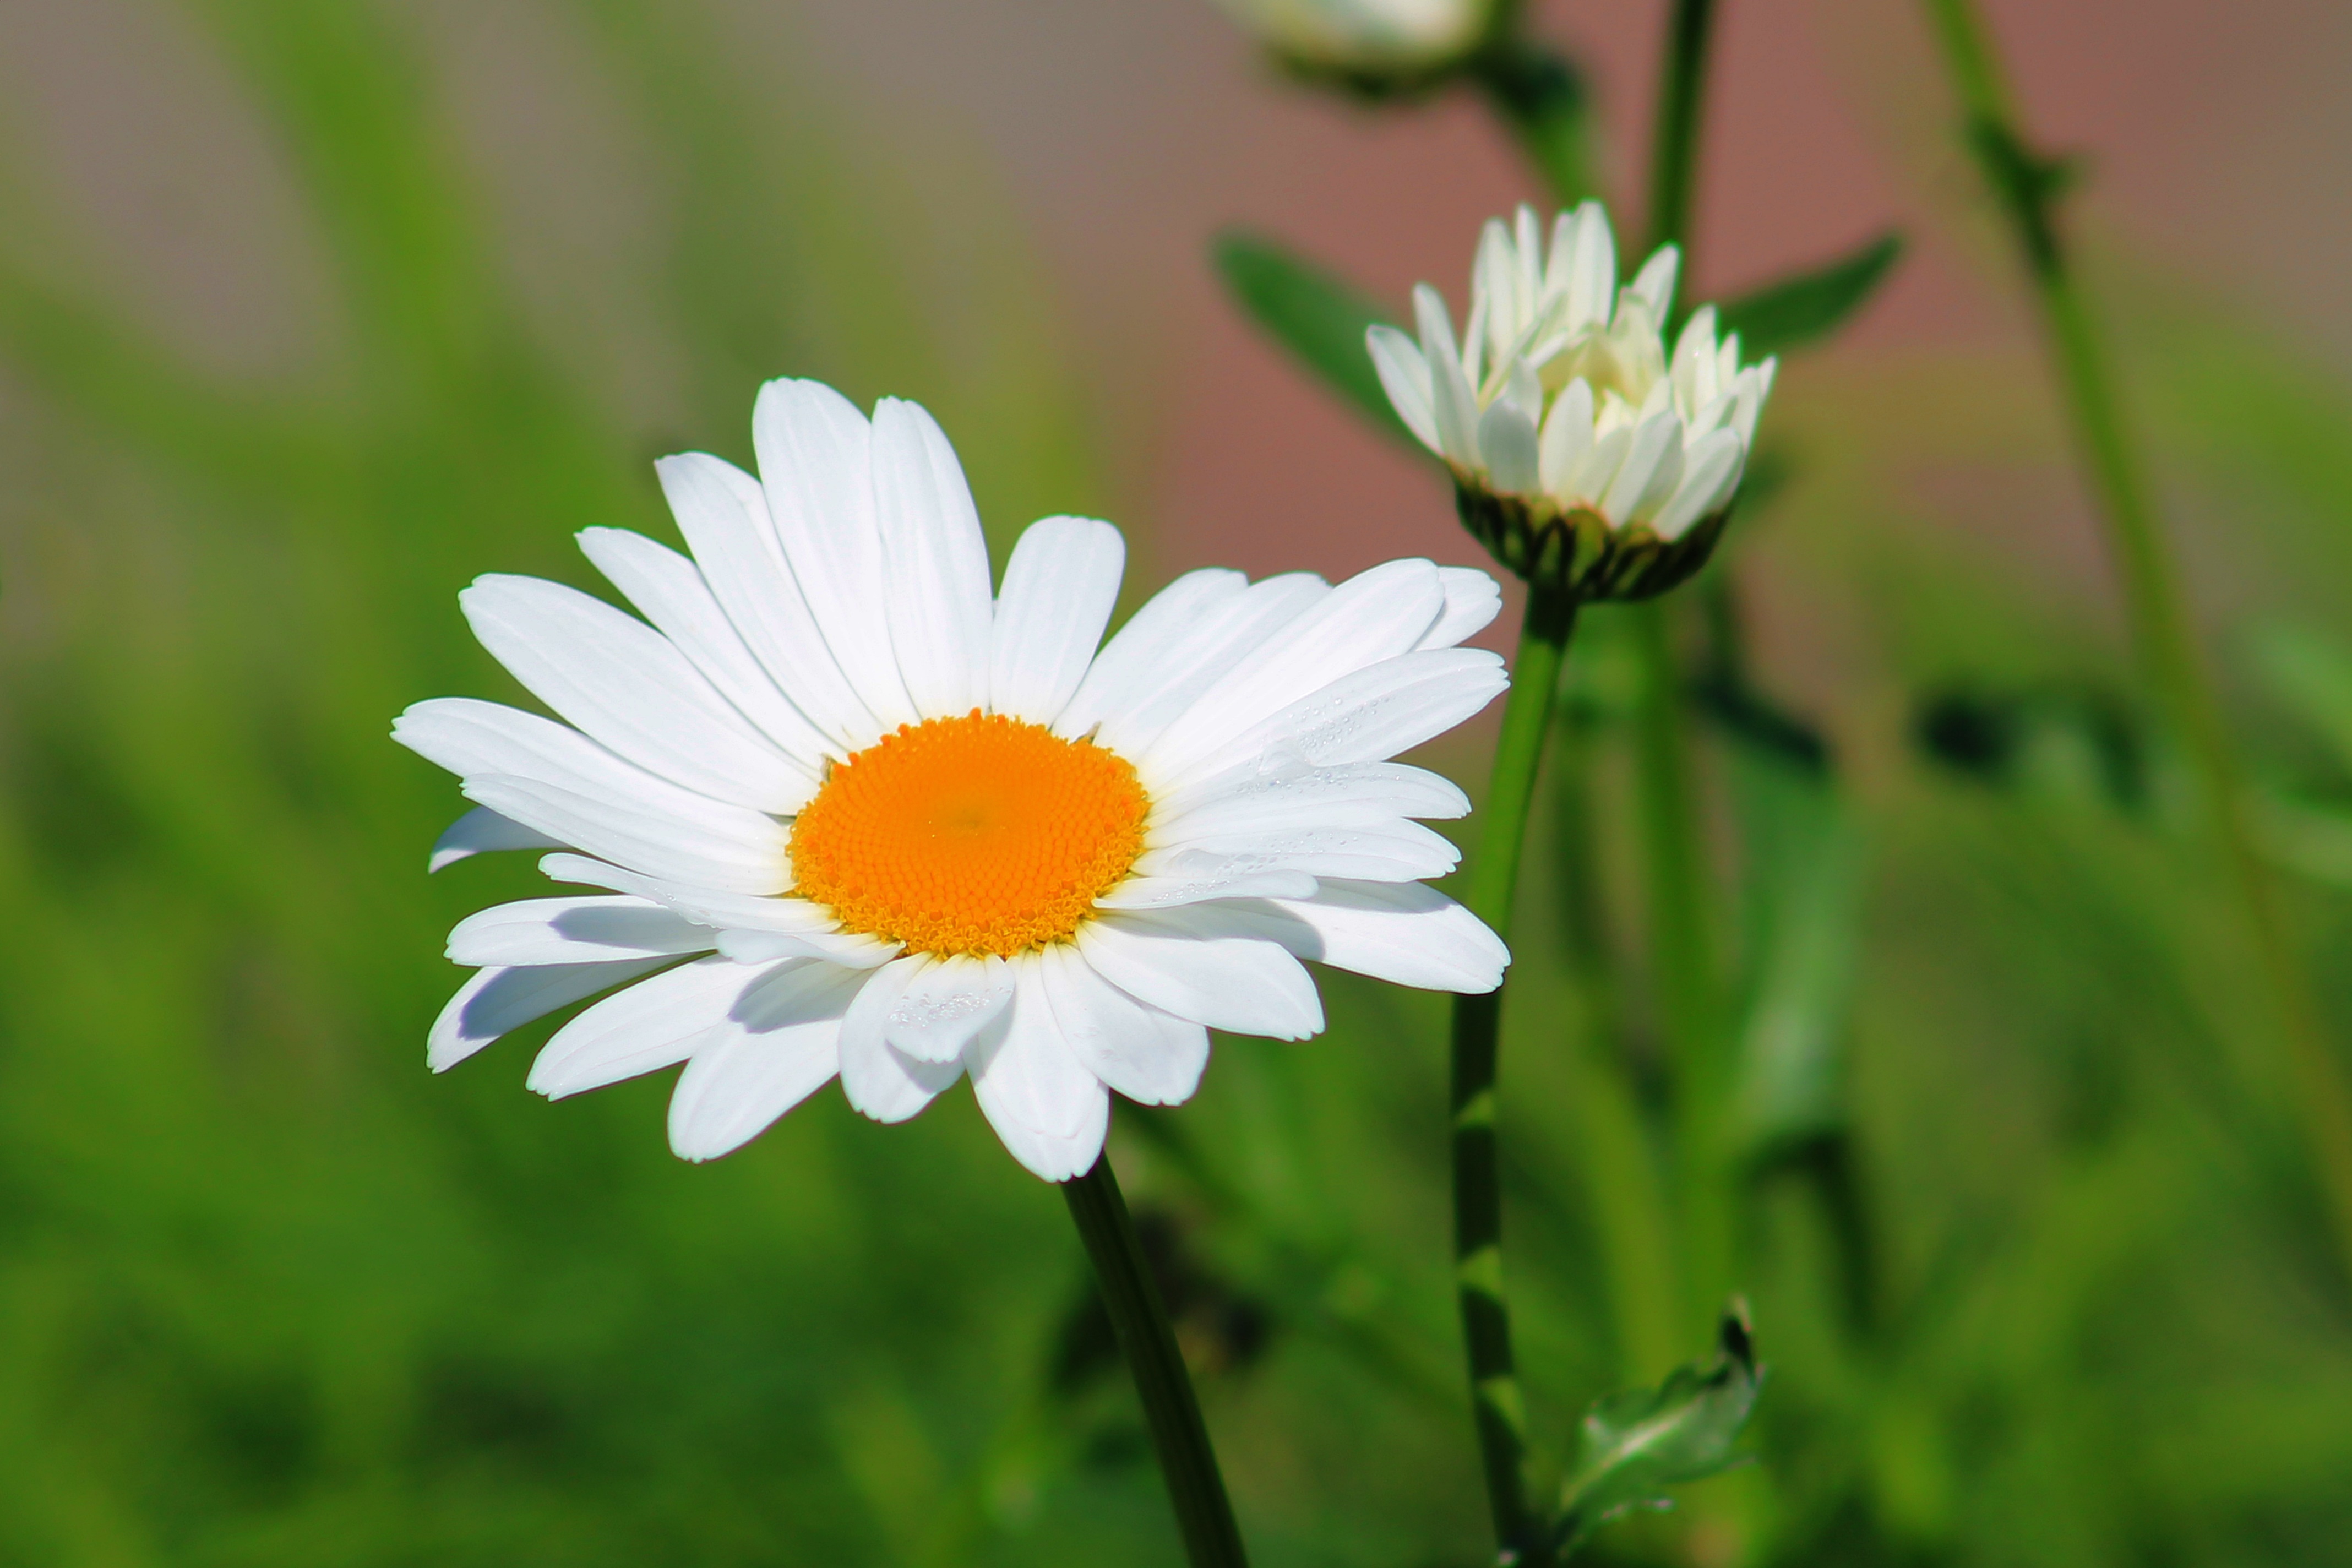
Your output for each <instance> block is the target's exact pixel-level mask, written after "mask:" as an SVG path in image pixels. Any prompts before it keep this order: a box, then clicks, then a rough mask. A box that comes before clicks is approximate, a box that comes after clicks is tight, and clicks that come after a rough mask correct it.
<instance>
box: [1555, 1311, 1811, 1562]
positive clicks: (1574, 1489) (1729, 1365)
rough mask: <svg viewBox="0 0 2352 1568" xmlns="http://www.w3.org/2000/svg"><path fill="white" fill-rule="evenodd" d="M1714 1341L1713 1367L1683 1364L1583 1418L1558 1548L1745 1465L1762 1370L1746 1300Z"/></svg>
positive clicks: (1609, 1399) (1660, 1505) (1557, 1531)
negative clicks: (1741, 1449) (1745, 1440)
mask: <svg viewBox="0 0 2352 1568" xmlns="http://www.w3.org/2000/svg"><path fill="white" fill-rule="evenodd" d="M1717 1348H1718V1353H1717V1357H1716V1360H1715V1363H1714V1364H1713V1365H1711V1366H1708V1367H1706V1368H1701V1367H1699V1366H1697V1365H1696V1364H1693V1365H1689V1366H1684V1367H1678V1368H1676V1369H1675V1372H1674V1373H1671V1374H1670V1375H1669V1376H1668V1377H1667V1378H1666V1380H1665V1382H1664V1383H1662V1384H1659V1385H1658V1386H1657V1387H1655V1388H1643V1389H1633V1390H1631V1391H1628V1392H1626V1393H1623V1394H1611V1395H1609V1397H1607V1398H1606V1399H1603V1400H1601V1402H1600V1403H1598V1404H1596V1405H1593V1407H1592V1408H1591V1410H1589V1411H1587V1412H1586V1413H1585V1416H1584V1432H1583V1436H1584V1442H1583V1451H1582V1453H1581V1454H1580V1457H1579V1459H1578V1463H1577V1468H1576V1471H1575V1473H1574V1474H1573V1475H1571V1476H1570V1478H1569V1481H1568V1484H1567V1486H1566V1487H1565V1488H1564V1489H1562V1491H1561V1494H1560V1518H1559V1524H1558V1525H1557V1526H1555V1527H1554V1538H1555V1540H1556V1542H1558V1546H1559V1550H1562V1551H1566V1550H1568V1549H1570V1548H1572V1547H1573V1546H1575V1544H1576V1543H1577V1542H1579V1541H1580V1540H1582V1539H1583V1538H1584V1537H1585V1536H1586V1535H1588V1534H1590V1533H1591V1531H1592V1530H1593V1529H1594V1528H1595V1527H1596V1526H1598V1525H1601V1524H1602V1523H1605V1522H1606V1521H1609V1520H1612V1519H1614V1518H1616V1517H1617V1516H1618V1515H1620V1514H1622V1513H1624V1512H1626V1511H1628V1510H1632V1509H1636V1508H1643V1507H1649V1508H1663V1507H1665V1506H1667V1505H1668V1502H1669V1500H1668V1499H1667V1497H1666V1496H1665V1489H1666V1488H1668V1487H1672V1486H1679V1485H1681V1484H1683V1483H1685V1482H1687V1481H1696V1480H1704V1479H1706V1478H1707V1477H1708V1476H1712V1475H1717V1474H1720V1473H1721V1472H1722V1471H1724V1470H1727V1469H1729V1468H1732V1467H1733V1466H1735V1465H1738V1464H1741V1463H1743V1462H1744V1461H1745V1459H1746V1456H1745V1455H1742V1454H1739V1453H1737V1452H1735V1451H1734V1450H1733V1447H1732V1445H1733V1444H1734V1443H1736V1442H1737V1441H1738V1438H1739V1434H1740V1432H1741V1430H1742V1429H1743V1428H1744V1427H1745V1426H1747V1425H1748V1413H1749V1412H1750V1411H1752V1410H1753V1409H1755V1407H1756V1394H1757V1390H1758V1389H1759V1387H1760V1386H1762V1384H1763V1381H1764V1370H1763V1369H1762V1368H1761V1367H1759V1366H1758V1365H1757V1364H1756V1348H1755V1345H1754V1342H1752V1340H1751V1339H1750V1337H1749V1333H1748V1313H1747V1310H1746V1308H1745V1307H1744V1305H1743V1304H1741V1303H1740V1302H1738V1301H1734V1302H1733V1303H1732V1304H1731V1306H1730V1308H1729V1309H1728V1310H1727V1311H1726V1312H1725V1313H1724V1314H1723V1321H1722V1323H1721V1325H1720V1326H1719V1327H1718V1329H1717Z"/></svg>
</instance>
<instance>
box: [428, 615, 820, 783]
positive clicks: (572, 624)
mask: <svg viewBox="0 0 2352 1568" xmlns="http://www.w3.org/2000/svg"><path fill="white" fill-rule="evenodd" d="M457 603H458V605H460V607H462V608H463V609H464V610H465V612H466V619H467V622H468V623H470V624H471V625H472V626H473V628H474V635H475V636H476V637H479V638H480V639H481V642H482V646H483V647H486V648H488V649H489V650H490V654H491V657H493V658H496V659H497V660H498V661H499V663H500V664H503V665H505V666H506V667H507V668H508V669H509V670H510V671H512V672H513V674H514V678H515V679H518V680H520V681H521V682H522V683H523V685H524V686H525V687H527V688H529V689H530V691H531V693H532V694H533V695H535V696H536V697H538V698H539V700H541V701H542V702H544V703H546V704H547V705H548V706H549V707H550V708H552V709H554V710H556V711H557V712H558V713H560V714H562V716H563V717H564V718H566V719H569V720H570V721H572V723H573V724H575V725H577V726H579V728H580V729H581V730H582V731H583V732H585V733H586V734H587V735H588V736H589V737H590V738H591V739H592V740H594V741H597V742H601V743H602V744H603V745H604V747H605V748H606V749H608V750H610V751H611V752H614V754H615V755H618V756H621V757H624V758H625V759H627V760H628V761H630V762H633V763H636V764H637V765H638V766H639V767H641V768H644V769H645V770H646V772H648V773H656V774H658V775H659V776H661V777H663V778H667V779H670V780H673V781H675V782H676V783H678V784H684V785H686V786H687V787H688V789H692V790H696V791H698V792H699V793H701V794H703V795H709V796H710V797H711V798H712V799H714V800H723V801H728V802H730V803H732V804H733V805H746V806H750V807H751V808H752V809H754V810H757V811H792V810H797V809H798V808H799V807H800V805H802V804H803V802H804V801H806V799H807V798H808V793H809V784H810V779H809V774H808V773H807V770H806V769H805V768H804V767H802V766H797V765H795V764H794V763H793V761H792V759H791V758H790V757H788V756H786V755H785V754H784V753H783V752H781V751H779V750H778V749H777V748H776V744H775V742H772V741H771V740H769V739H768V738H767V737H766V736H764V735H762V734H761V733H760V732H759V731H757V730H755V729H753V728H752V727H751V723H750V722H749V721H746V720H745V719H744V718H743V716H742V715H741V714H740V713H738V712H737V711H736V710H734V708H733V707H732V706H730V704H729V703H728V701H727V700H726V699H725V698H723V697H721V696H719V693H718V692H717V691H716V690H714V689H712V688H711V685H710V682H709V681H708V680H705V679H703V678H702V675H701V672H700V671H698V670H697V669H696V668H694V666H693V665H692V664H691V663H689V662H688V660H687V658H686V656H685V655H684V654H682V653H680V652H678V650H677V647H675V646H674V645H673V644H672V643H671V642H670V640H669V639H668V638H667V637H663V636H662V635H661V634H660V633H659V632H657V631H656V630H654V629H653V628H652V627H651V626H646V624H645V623H644V622H643V621H640V620H638V619H636V618H635V616H627V615H624V614H622V613H621V612H620V611H619V610H616V609H614V607H613V606H612V605H608V604H605V603H604V601H603V600H601V599H595V598H592V597H590V596H589V595H586V594H583V593H582V592H580V591H579V590H578V589H576V588H567V587H565V586H564V585H563V584H561V583H549V582H545V581H543V580H541V579H540V578H537V577H509V576H501V575H497V574H493V575H490V576H486V577H478V578H476V579H475V580H474V583H473V585H472V586H470V587H468V588H467V589H466V590H465V591H464V592H463V593H461V594H459V595H457Z"/></svg>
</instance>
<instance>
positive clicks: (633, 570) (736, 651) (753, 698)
mask: <svg viewBox="0 0 2352 1568" xmlns="http://www.w3.org/2000/svg"><path fill="white" fill-rule="evenodd" d="M746 482H747V483H748V482H749V480H748V479H747V480H746ZM762 521H764V519H763V520H762ZM580 549H581V551H582V552H583V554H585V555H586V556H587V557H588V559H589V560H591V561H593V562H594V563H596V570H598V571H599V572H602V573H603V574H604V576H605V579H606V580H607V581H608V582H610V583H611V584H613V586H614V587H615V588H618V589H619V590H620V591H621V592H622V593H624V594H625V595H628V599H629V603H631V604H633V605H635V606H636V607H637V609H638V610H639V612H641V613H642V614H643V615H644V616H645V617H646V619H647V620H649V621H651V622H652V623H653V624H654V626H655V627H656V629H657V630H658V631H660V633H661V634H662V636H664V637H667V638H669V640H670V642H671V643H672V644H673V645H675V646H676V647H677V650H678V652H680V653H682V654H684V655H685V656H686V657H687V658H688V661H689V662H691V663H692V664H693V666H694V668H696V669H698V670H699V671H701V672H702V676H703V679H706V680H708V681H709V682H710V684H711V685H712V687H714V688H715V689H717V690H718V692H719V695H720V696H721V697H724V698H725V699H726V700H728V702H729V703H730V705H731V706H732V707H733V708H734V709H735V710H736V711H737V712H739V713H740V714H742V715H743V717H744V718H746V719H748V720H750V721H751V723H752V724H753V725H754V726H755V727H756V728H757V729H758V730H759V731H760V732H761V734H763V735H765V736H766V737H767V738H768V739H769V740H771V741H772V742H775V743H776V745H777V747H778V748H779V749H781V750H782V752H784V753H785V754H786V755H787V756H789V757H791V758H792V759H793V762H794V763H798V764H799V766H800V768H801V771H802V773H803V775H804V776H805V782H804V783H803V784H802V786H801V787H802V791H803V800H802V801H801V802H800V803H796V804H795V805H793V806H792V807H790V808H788V809H793V810H797V809H798V807H799V805H800V804H805V797H806V795H814V793H815V792H816V784H817V779H818V776H819V775H820V774H821V773H823V771H824V767H823V764H824V758H825V755H826V753H827V752H831V751H834V750H836V749H837V743H835V742H833V740H832V738H831V737H829V736H828V734H827V733H826V732H825V731H823V730H821V729H819V728H818V727H817V725H816V724H815V722H814V721H812V720H811V719H810V718H809V716H808V715H807V714H805V713H803V712H802V711H801V710H799V709H798V708H796V707H794V706H793V702H792V700H791V699H790V698H788V697H786V696H785V695H784V694H783V691H782V689H781V688H779V687H778V686H777V685H776V682H775V679H774V678H773V677H772V676H771V675H769V673H768V671H767V669H766V668H765V667H764V666H762V665H761V663H760V661H759V659H757V658H754V657H753V656H752V653H751V649H750V648H749V647H745V646H744V642H743V638H742V635H741V634H740V633H739V632H738V631H737V630H736V629H735V624H734V622H732V621H730V620H729V619H728V618H727V612H726V611H724V610H722V609H721V608H719V601H718V599H717V598H716V597H714V596H713V595H712V594H711V591H710V584H709V580H708V579H706V578H705V577H704V576H703V574H702V571H701V568H699V567H698V566H697V565H695V563H693V562H691V561H689V560H688V559H687V558H686V557H685V556H683V555H680V554H679V553H678V552H677V551H675V550H672V549H670V548H669V547H668V546H667V545H663V544H656V543H655V542H653V541H652V540H650V539H647V538H646V536H645V535H643V534H641V533H631V532H629V531H627V530H626V529H621V528H590V529H584V530H583V531H581V534H580Z"/></svg>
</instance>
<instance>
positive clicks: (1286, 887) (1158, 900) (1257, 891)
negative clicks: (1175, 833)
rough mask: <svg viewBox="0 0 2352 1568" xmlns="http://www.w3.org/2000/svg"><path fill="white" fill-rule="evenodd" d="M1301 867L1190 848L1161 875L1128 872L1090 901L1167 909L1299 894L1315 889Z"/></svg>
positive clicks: (1112, 906) (1297, 896) (1126, 907)
mask: <svg viewBox="0 0 2352 1568" xmlns="http://www.w3.org/2000/svg"><path fill="white" fill-rule="evenodd" d="M1315 885H1316V884H1315V879H1314V878H1313V877H1310V876H1308V875H1307V873H1306V872H1304V871H1291V870H1269V869H1267V868H1265V866H1264V865H1262V864H1260V863H1259V862H1257V861H1255V860H1244V859H1235V858H1232V857H1229V856H1223V855H1208V854H1202V853H1199V852H1195V853H1193V854H1192V855H1191V856H1188V857H1183V858H1176V859H1172V860H1171V862H1170V869H1169V870H1168V872H1167V873H1166V874H1165V875H1162V876H1158V877H1129V879H1127V880H1125V881H1124V882H1121V883H1120V884H1119V885H1118V886H1117V887H1116V888H1113V889H1110V890H1109V891H1108V892H1107V893H1105V894H1103V895H1102V897H1100V898H1098V899H1097V900H1095V908H1097V909H1098V910H1169V909H1174V908H1176V907H1177V906H1178V905H1180V904H1197V903H1202V902H1204V901H1206V900H1210V899H1303V898H1305V897H1307V895H1308V894H1310V893H1312V892H1313V891H1314V890H1315Z"/></svg>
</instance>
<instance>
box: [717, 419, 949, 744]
mask: <svg viewBox="0 0 2352 1568" xmlns="http://www.w3.org/2000/svg"><path fill="white" fill-rule="evenodd" d="M751 445H752V447H753V449H754V450H756V451H757V452H758V453H759V457H760V487H761V489H762V490H763V491H764V492H765V493H766V495H767V500H768V518H769V521H772V523H774V524H775V529H776V542H777V543H778V544H780V545H781V546H782V549H783V552H784V560H785V561H786V563H789V564H790V565H791V567H792V571H793V577H794V578H796V579H797V580H798V581H799V583H800V585H801V591H802V593H803V595H806V597H807V600H808V607H809V611H810V613H811V614H812V615H814V616H815V617H816V624H817V627H818V629H819V630H820V631H822V632H823V633H824V641H825V646H826V647H829V648H831V649H832V650H833V657H834V661H835V663H836V664H838V665H839V666H840V667H841V673H842V674H843V675H844V676H845V677H846V678H847V679H848V681H849V685H850V688H851V689H853V690H855V691H856V693H857V695H858V697H859V699H860V700H862V701H863V702H864V703H865V705H866V708H867V709H868V710H870V711H871V712H872V713H873V715H874V717H875V718H876V719H877V721H880V722H881V724H882V725H883V727H884V728H886V729H895V728H896V727H897V726H898V725H900V724H908V723H913V722H915V721H918V720H919V719H920V718H921V717H922V715H921V714H919V713H918V712H917V711H916V710H915V707H914V704H913V702H912V701H911V700H909V699H908V696H907V686H906V682H905V681H904V680H902V679H900V678H899V675H898V658H897V656H896V655H894V654H893V653H892V652H891V651H890V620H889V587H888V583H889V579H888V575H887V572H886V571H885V569H884V566H883V561H882V529H881V525H880V524H879V522H877V520H876V518H875V515H874V479H873V447H874V432H873V427H872V426H869V425H867V424H866V416H864V415H863V414H860V413H859V412H858V411H857V409H856V405H853V404H852V403H851V402H850V401H849V400H848V399H847V398H845V397H844V396H842V395H841V394H839V393H837V392H835V391H834V389H833V388H831V387H829V386H826V385H824V384H823V383H822V382H814V381H789V380H786V381H772V382H770V383H768V384H767V385H765V386H763V387H761V388H760V396H759V401H758V402H757V403H755V404H754V405H752V409H751ZM786 689H788V690H789V689H790V688H789V687H787V688H786Z"/></svg>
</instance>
